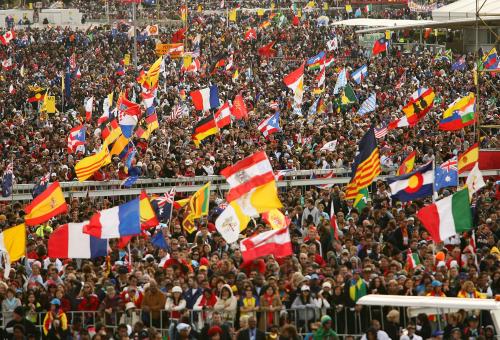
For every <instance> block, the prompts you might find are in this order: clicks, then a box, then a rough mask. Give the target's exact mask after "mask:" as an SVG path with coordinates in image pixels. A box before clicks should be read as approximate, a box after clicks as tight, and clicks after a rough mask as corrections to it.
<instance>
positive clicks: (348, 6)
mask: <svg viewBox="0 0 500 340" xmlns="http://www.w3.org/2000/svg"><path fill="white" fill-rule="evenodd" d="M345 11H346V12H347V13H352V5H350V4H347V5H345Z"/></svg>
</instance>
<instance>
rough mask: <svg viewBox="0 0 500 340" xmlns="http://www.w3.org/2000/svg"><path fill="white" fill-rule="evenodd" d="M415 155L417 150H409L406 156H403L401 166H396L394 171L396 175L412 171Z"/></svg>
mask: <svg viewBox="0 0 500 340" xmlns="http://www.w3.org/2000/svg"><path fill="white" fill-rule="evenodd" d="M416 156H417V151H413V152H411V153H410V154H409V155H408V157H406V158H405V160H404V161H403V163H402V164H401V166H400V167H399V168H398V171H397V172H396V176H401V175H405V174H407V173H410V172H412V171H413V167H414V166H415V157H416Z"/></svg>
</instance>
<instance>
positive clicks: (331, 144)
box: [320, 139, 337, 152]
mask: <svg viewBox="0 0 500 340" xmlns="http://www.w3.org/2000/svg"><path fill="white" fill-rule="evenodd" d="M336 148H337V140H336V139H335V140H332V141H329V142H327V143H325V144H324V145H323V146H322V147H321V149H320V150H321V151H331V152H333V151H335V149H336Z"/></svg>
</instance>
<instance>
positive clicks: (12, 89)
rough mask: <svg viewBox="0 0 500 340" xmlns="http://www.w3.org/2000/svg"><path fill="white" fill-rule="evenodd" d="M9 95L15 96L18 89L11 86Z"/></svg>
mask: <svg viewBox="0 0 500 340" xmlns="http://www.w3.org/2000/svg"><path fill="white" fill-rule="evenodd" d="M9 93H10V94H15V93H16V89H15V88H14V85H12V84H10V86H9Z"/></svg>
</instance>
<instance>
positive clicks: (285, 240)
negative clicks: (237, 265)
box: [240, 227, 292, 262]
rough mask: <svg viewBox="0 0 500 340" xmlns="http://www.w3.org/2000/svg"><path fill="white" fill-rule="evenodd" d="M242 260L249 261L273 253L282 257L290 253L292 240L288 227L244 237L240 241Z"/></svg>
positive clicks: (277, 256)
mask: <svg viewBox="0 0 500 340" xmlns="http://www.w3.org/2000/svg"><path fill="white" fill-rule="evenodd" d="M240 249H241V255H242V256H243V262H251V261H253V260H255V259H257V258H259V257H262V256H267V255H273V256H274V257H275V258H283V257H287V256H290V255H292V241H291V239H290V232H289V231H288V227H285V228H282V229H277V230H270V231H265V232H263V233H260V234H258V235H256V236H252V237H249V238H246V239H244V240H243V241H241V242H240Z"/></svg>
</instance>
